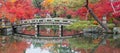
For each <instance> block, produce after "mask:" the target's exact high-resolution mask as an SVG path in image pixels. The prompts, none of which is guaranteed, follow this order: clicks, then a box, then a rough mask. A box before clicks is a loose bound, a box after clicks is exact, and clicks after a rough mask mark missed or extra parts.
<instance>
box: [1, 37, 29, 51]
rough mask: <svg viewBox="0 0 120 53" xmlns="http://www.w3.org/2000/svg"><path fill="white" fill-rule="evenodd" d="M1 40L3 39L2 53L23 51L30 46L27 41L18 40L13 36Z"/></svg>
mask: <svg viewBox="0 0 120 53" xmlns="http://www.w3.org/2000/svg"><path fill="white" fill-rule="evenodd" d="M0 38H3V37H0ZM0 41H2V42H1V43H0V45H1V47H0V53H23V52H24V50H25V49H26V48H27V47H28V46H29V45H28V44H27V43H26V42H25V41H20V40H16V39H14V38H13V37H7V36H6V37H4V39H2V40H0Z"/></svg>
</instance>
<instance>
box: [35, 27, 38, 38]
mask: <svg viewBox="0 0 120 53" xmlns="http://www.w3.org/2000/svg"><path fill="white" fill-rule="evenodd" d="M37 35H38V28H37V25H35V37H37Z"/></svg>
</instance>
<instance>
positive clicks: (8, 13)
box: [1, 0, 37, 22]
mask: <svg viewBox="0 0 120 53" xmlns="http://www.w3.org/2000/svg"><path fill="white" fill-rule="evenodd" d="M31 2H32V1H31V0H29V1H28V0H24V1H23V0H16V1H15V2H10V1H6V2H4V3H3V6H2V10H3V9H4V11H2V10H1V11H2V13H4V14H2V15H3V16H5V17H6V18H8V19H9V20H10V21H11V22H14V21H16V20H17V19H19V20H21V19H31V18H34V14H35V13H37V9H36V8H34V7H33V5H32V4H31Z"/></svg>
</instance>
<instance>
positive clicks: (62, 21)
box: [20, 18, 75, 25]
mask: <svg viewBox="0 0 120 53" xmlns="http://www.w3.org/2000/svg"><path fill="white" fill-rule="evenodd" d="M73 22H75V20H73V19H63V18H39V19H28V20H21V21H20V25H22V24H40V25H47V24H48V25H49V24H51V25H59V24H61V25H67V24H71V23H73Z"/></svg>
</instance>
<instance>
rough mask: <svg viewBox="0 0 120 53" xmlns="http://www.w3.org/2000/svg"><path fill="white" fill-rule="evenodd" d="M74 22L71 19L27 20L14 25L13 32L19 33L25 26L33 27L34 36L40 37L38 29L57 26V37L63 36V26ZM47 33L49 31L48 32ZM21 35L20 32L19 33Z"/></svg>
mask: <svg viewBox="0 0 120 53" xmlns="http://www.w3.org/2000/svg"><path fill="white" fill-rule="evenodd" d="M73 22H75V20H73V19H63V18H40V19H29V20H21V21H20V22H18V23H19V24H16V23H15V24H14V25H13V26H14V29H15V30H14V32H15V33H19V30H21V29H22V28H24V27H26V26H34V28H35V36H38V35H40V33H39V32H40V28H39V27H41V26H47V25H52V26H54V25H56V26H59V34H58V35H59V37H61V36H63V26H66V25H70V24H72V23H73ZM48 31H49V30H48ZM21 33H22V32H21Z"/></svg>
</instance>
